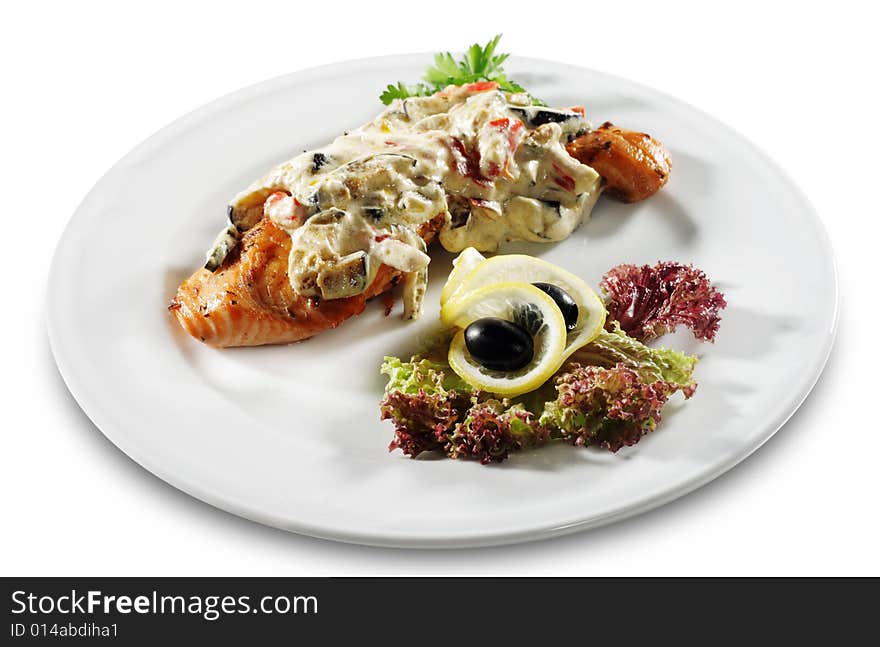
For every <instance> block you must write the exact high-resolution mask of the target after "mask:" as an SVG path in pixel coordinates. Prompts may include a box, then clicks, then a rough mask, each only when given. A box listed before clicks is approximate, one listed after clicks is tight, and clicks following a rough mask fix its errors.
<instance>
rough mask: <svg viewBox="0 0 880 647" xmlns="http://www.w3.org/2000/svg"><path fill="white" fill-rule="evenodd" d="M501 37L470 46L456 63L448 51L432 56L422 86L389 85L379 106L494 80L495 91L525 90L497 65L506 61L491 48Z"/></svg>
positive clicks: (381, 97) (540, 102)
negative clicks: (456, 86) (481, 44)
mask: <svg viewBox="0 0 880 647" xmlns="http://www.w3.org/2000/svg"><path fill="white" fill-rule="evenodd" d="M499 40H501V34H498V35H497V36H495V38H493V39H492V40H490V41H489V42H488V43H486V44H485V45H484V46H482V47H481V46H480V45H478V44H476V43H475V44H473V45H471V46H470V48H469V49H468V51H467V52H466V53H465V54H464V56H462V57H461V59H459V60H456V59H455V57H454V56H453V55H452V54H450V53H449V52H442V53H439V54H435V55H434V65H433V66H431V67H429V68H428V69H427V70H425V74H424V76H423V77H422V79H423V80H424V81H425V83H416V84H415V85H406V84H405V83H403V82H402V81H400V82H398V83H397V85H389V86H388V87H387V88H385V91H384V92H383V93H382V94H381V95H379V98H380V99H381V100H382V103H384V104H385V105H388V104H389V103H391V102H392V101H394V99H406V98H408V97H424V96H428V95H430V94H434V93H435V92H438V91H440V90H442V89H443V88H445V87H446V86H447V85H465V84H467V83H475V82H477V81H495V82H496V83H497V84H498V87H499V89H501V90H504V91H505V92H525V89H524V88H523V87H522V86H521V85H520V84H519V83H516V82H515V81H511V80H510V79H508V78H507V75H506V74H505V72H504V69H503V68H502V67H501V64H502V63H504V61H506V60H507V57H508V56H510V55H509V54H496V53H495V48H496V47H497V46H498V41H499ZM532 102H533V103H535V104H538V105H544V104H543V102H542V101H540V100H539V99H535V98H534V97H532Z"/></svg>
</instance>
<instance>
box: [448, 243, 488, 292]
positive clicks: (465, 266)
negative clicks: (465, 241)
mask: <svg viewBox="0 0 880 647" xmlns="http://www.w3.org/2000/svg"><path fill="white" fill-rule="evenodd" d="M485 260H486V257H485V256H483V255H482V254H481V253H480V252H478V251H477V250H476V249H474V248H473V247H466V248H465V249H464V250H462V252H461V253H460V254H459V255H458V256H456V257H455V260H453V261H452V271H451V272H450V273H449V278H448V279H446V284H445V285H444V286H443V291H442V292H441V293H440V305H441V306H442V305H443V304H444V303H446V302H447V301H448V300H449V299H451V298H454V297H455V296H456V293H457V292H458V288H460V287H461V285H462V283H464V280H465V278H466V277H467V275H468V274H470V273H471V270H473V269H474V268H475V267H476V266H477V265H479V264H480V263H482V262H483V261H485Z"/></svg>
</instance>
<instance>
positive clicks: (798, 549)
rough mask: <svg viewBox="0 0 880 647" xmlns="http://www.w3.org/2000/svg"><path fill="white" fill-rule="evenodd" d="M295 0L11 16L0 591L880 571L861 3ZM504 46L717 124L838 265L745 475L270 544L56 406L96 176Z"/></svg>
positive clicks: (869, 152) (870, 192) (83, 5)
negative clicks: (531, 526) (421, 59)
mask: <svg viewBox="0 0 880 647" xmlns="http://www.w3.org/2000/svg"><path fill="white" fill-rule="evenodd" d="M297 4H298V3H294V2H289V1H288V2H277V3H269V2H256V1H253V0H251V1H249V2H242V3H240V4H237V5H233V4H228V5H227V4H225V3H219V2H213V3H204V4H201V3H184V2H180V1H178V2H173V3H171V2H156V1H154V2H150V3H143V4H142V5H141V6H140V7H135V6H133V5H132V4H130V3H110V2H85V1H84V2H77V3H62V2H57V3H15V8H14V9H10V8H9V5H6V8H5V9H4V10H3V25H4V30H3V31H4V36H3V38H2V39H0V60H2V66H3V67H2V69H3V80H4V87H3V95H4V97H3V99H2V101H0V115H2V119H0V133H2V140H0V141H2V146H0V185H2V195H3V198H4V203H5V205H6V206H5V208H3V209H2V211H0V221H2V222H3V223H4V232H5V236H4V238H5V240H4V244H3V254H2V255H0V262H2V276H3V277H5V279H6V282H5V285H4V300H3V305H2V308H3V313H2V314H3V316H2V317H0V327H2V335H0V339H2V340H3V351H2V352H0V356H2V357H3V360H2V380H3V388H2V390H0V393H2V405H3V406H2V412H0V415H2V417H0V420H2V429H3V432H2V438H3V449H2V451H0V456H2V468H0V478H2V484H3V487H2V492H3V494H2V496H3V519H4V526H5V529H4V532H3V533H2V539H0V541H2V548H3V549H2V551H0V560H2V561H0V574H2V575H24V574H30V575H83V574H90V575H91V574H94V575H123V574H125V575H136V574H143V575H275V574H278V575H343V574H345V575H358V574H388V575H392V574H461V575H465V574H520V575H553V574H556V575H603V574H615V575H620V574H633V575H635V574H640V575H647V574H680V575H702V574H731V575H739V574H780V575H782V574H852V575H857V574H873V575H878V574H880V551H878V550H877V546H878V545H880V519H878V509H880V507H878V504H877V500H876V499H877V495H878V491H880V477H878V474H880V463H878V459H880V415H878V413H877V411H878V403H880V390H878V384H880V370H878V359H880V358H878V353H877V351H876V348H877V346H878V340H877V333H878V323H877V316H878V314H880V311H878V307H877V298H878V296H877V292H878V279H877V277H878V276H880V271H878V263H877V261H878V249H877V248H878V237H877V232H878V227H877V220H878V218H880V210H878V208H877V202H878V201H877V195H876V193H875V191H877V190H878V185H880V161H878V160H880V158H878V152H877V151H878V140H880V127H878V125H877V118H878V115H880V102H878V99H877V95H876V91H877V78H878V70H877V64H878V63H880V47H878V44H877V40H878V36H877V33H876V26H877V17H876V16H869V15H868V11H869V10H868V9H866V8H864V7H866V6H868V3H847V2H836V3H834V4H833V5H831V4H829V3H822V4H818V3H816V4H809V3H791V4H790V5H786V4H784V3H778V4H777V3H770V2H766V1H765V2H757V3H749V2H737V3H733V4H730V5H729V6H728V7H727V8H722V7H721V6H720V5H719V4H717V3H677V2H656V1H653V2H617V1H615V2H607V3H600V2H591V3H586V2H585V3H563V4H556V3H543V4H542V3H536V2H528V3H515V2H512V1H510V2H508V3H506V4H504V3H485V4H484V3H477V2H474V1H471V2H452V1H450V0H443V1H442V2H438V3H428V2H413V1H412V0H410V1H409V2H391V1H389V0H382V1H381V2H375V3H371V2H357V3H345V2H338V1H337V2H333V3H330V2H325V3H310V4H309V6H308V7H305V6H304V7H298V6H297ZM349 4H350V5H351V6H348V5H349ZM520 5H521V8H520ZM315 7H317V8H315ZM499 31H500V32H504V34H505V35H504V39H503V41H502V43H503V47H502V49H503V50H504V51H512V52H514V53H515V54H520V55H523V56H533V57H539V58H548V59H557V60H560V61H564V62H569V63H575V64H579V65H583V66H587V67H592V68H595V69H598V70H601V71H604V72H609V73H612V74H616V75H619V76H624V77H628V78H630V79H633V80H635V81H639V82H641V83H644V84H647V85H650V86H653V87H656V88H658V89H661V90H663V91H666V92H668V93H670V94H673V95H675V96H678V97H679V98H681V99H684V100H685V101H687V102H689V103H692V104H693V105H696V106H697V107H699V108H702V109H703V110H705V111H707V112H709V113H712V114H714V115H715V116H717V117H719V118H720V119H722V120H723V121H726V122H727V123H729V124H730V125H732V126H733V127H734V128H736V129H737V130H740V131H741V132H743V133H745V134H746V135H747V136H748V137H749V138H750V139H751V140H752V141H753V142H755V143H757V144H758V146H760V147H761V148H763V149H764V150H766V151H767V152H768V153H769V154H770V155H771V156H772V157H773V158H775V159H776V160H777V161H778V162H779V163H780V164H781V165H782V167H783V168H785V169H786V171H787V172H788V173H789V174H790V175H791V176H792V177H793V178H794V179H795V181H796V182H797V183H798V184H800V185H801V187H802V188H803V189H804V191H805V192H806V193H807V195H808V196H809V198H810V199H811V200H812V202H813V203H814V205H815V206H816V208H817V210H818V211H819V214H820V216H821V217H822V219H823V220H824V222H825V225H826V227H827V228H828V230H829V233H830V235H831V239H832V243H833V245H834V247H835V250H836V253H837V258H838V264H839V271H840V287H841V320H840V328H839V333H838V339H837V343H836V346H835V348H834V351H833V353H832V357H831V359H830V361H829V364H828V366H827V368H826V370H825V373H824V375H823V377H822V378H821V380H820V381H819V384H818V385H817V386H816V388H815V390H814V392H813V394H812V395H811V396H810V398H809V399H808V400H807V401H806V403H805V404H804V405H803V406H802V407H801V409H800V410H799V411H798V413H797V414H796V415H795V416H794V417H793V418H792V419H791V421H790V422H789V423H788V424H787V425H786V426H785V427H784V428H783V429H782V430H781V431H780V432H779V433H778V434H777V435H776V436H774V438H773V439H771V440H770V441H769V442H768V443H767V444H766V445H765V446H764V447H763V448H762V449H760V450H759V451H758V452H757V453H756V454H755V455H753V456H752V457H751V458H749V459H748V460H747V461H746V462H745V463H743V464H741V465H740V466H738V467H737V468H735V469H734V470H733V471H731V472H729V473H728V474H726V475H725V476H723V477H721V478H720V479H718V480H716V481H715V482H713V483H711V484H710V485H708V486H706V487H704V488H702V489H701V490H699V491H697V492H696V493H693V494H691V495H689V496H687V497H685V498H683V499H680V500H678V501H677V502H674V503H672V504H670V505H667V506H664V507H662V508H660V509H658V510H655V511H653V512H650V513H648V514H645V515H642V516H640V517H638V518H635V519H631V520H628V521H625V522H622V523H618V524H615V525H613V526H609V527H606V528H602V529H599V530H595V531H591V532H587V533H580V534H576V535H572V536H569V537H564V538H561V539H556V540H551V541H543V542H539V543H532V544H525V545H520V546H513V547H505V548H491V549H479V550H467V551H402V550H385V549H372V548H364V547H356V546H347V545H342V544H336V543H332V542H327V541H320V540H315V539H310V538H306V537H299V536H295V535H291V534H287V533H284V532H281V531H277V530H273V529H269V528H265V527H262V526H258V525H256V524H253V523H250V522H247V521H244V520H241V519H238V518H236V517H233V516H231V515H228V514H226V513H224V512H220V511H218V510H215V509H213V508H210V507H208V506H207V505H204V504H202V503H199V502H198V501H196V500H194V499H190V498H189V497H188V496H186V495H184V494H182V493H179V492H178V491H176V490H174V489H173V488H171V487H170V486H168V485H165V484H164V483H162V482H161V481H159V480H158V479H156V478H155V477H153V476H151V475H150V474H149V473H147V472H145V471H144V470H142V469H141V468H140V467H138V466H137V465H135V464H134V463H133V462H132V461H130V460H129V459H128V458H126V457H125V456H124V455H123V454H122V453H120V452H119V451H118V450H116V449H115V447H114V446H113V445H112V444H111V443H110V442H109V441H107V440H106V439H105V438H104V437H103V436H102V435H101V434H100V432H99V431H98V430H97V429H96V428H95V427H94V426H93V425H92V424H91V423H90V422H89V420H88V419H87V418H86V416H85V415H84V414H83V413H82V412H81V411H80V410H79V408H78V407H77V405H76V404H75V402H74V401H73V399H72V398H71V396H70V395H69V394H68V392H67V390H66V389H65V387H64V384H63V383H62V381H61V379H60V377H59V375H58V373H57V371H56V369H55V366H54V363H53V361H52V357H51V354H50V352H49V349H48V344H47V340H46V331H45V323H44V318H45V307H44V297H45V286H46V278H47V273H48V268H49V263H50V260H51V256H52V251H53V249H54V246H55V244H56V242H57V240H58V238H59V236H60V234H61V231H62V229H63V228H64V225H65V223H66V222H67V219H68V218H69V217H70V215H71V214H72V213H73V211H74V210H75V209H76V206H77V204H78V203H79V201H80V200H81V199H82V198H83V197H84V195H85V194H86V192H87V191H88V190H89V189H90V188H91V186H92V185H93V184H94V183H95V182H96V181H97V179H98V178H99V177H100V176H101V175H102V174H103V173H104V171H106V170H107V169H108V168H109V167H110V166H111V165H112V164H113V163H114V162H115V161H116V160H117V159H119V158H120V157H121V156H123V155H124V154H125V153H126V152H127V151H128V150H130V149H131V148H132V147H134V146H135V145H136V144H138V143H139V142H140V141H141V140H143V139H145V138H146V137H147V136H149V135H150V134H152V133H153V132H154V131H156V130H157V129H159V128H160V127H162V126H163V125H165V124H167V123H168V122H170V121H172V120H174V119H176V118H177V117H179V116H181V115H182V114H184V113H186V112H189V111H190V110H193V109H194V108H196V107H198V106H200V105H202V104H203V103H206V102H208V101H210V100H212V99H214V98H216V97H218V96H221V95H223V94H226V93H229V92H232V91H234V90H236V89H238V88H240V87H242V86H245V85H249V84H252V83H256V82H259V81H262V80H264V79H266V78H270V77H273V76H278V75H282V74H286V73H288V72H291V71H294V70H298V69H302V68H306V67H310V66H314V65H318V64H323V63H329V62H333V61H339V60H345V59H349V58H358V57H366V56H374V55H382V54H392V53H407V52H414V51H416V52H418V51H434V50H438V49H455V50H461V49H463V48H464V47H465V46H467V45H468V44H470V43H471V42H473V41H475V40H479V41H481V42H484V41H485V40H486V39H487V38H489V37H490V36H491V35H493V34H494V33H496V32H499ZM394 80H395V79H389V81H394ZM586 100H587V97H585V101H586ZM133 199H135V197H133ZM780 253H784V250H780ZM767 280H768V281H772V280H773V277H767ZM82 288H83V290H87V289H88V286H82ZM779 289H780V290H785V289H786V286H785V285H780V286H779ZM755 370H756V371H760V370H761V367H760V366H755Z"/></svg>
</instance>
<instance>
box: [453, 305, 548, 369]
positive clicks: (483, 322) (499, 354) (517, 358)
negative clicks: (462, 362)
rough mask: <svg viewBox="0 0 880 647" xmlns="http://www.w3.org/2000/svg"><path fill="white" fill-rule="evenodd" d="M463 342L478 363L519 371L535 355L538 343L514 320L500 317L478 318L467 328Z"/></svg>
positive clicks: (488, 366)
mask: <svg viewBox="0 0 880 647" xmlns="http://www.w3.org/2000/svg"><path fill="white" fill-rule="evenodd" d="M464 343H465V345H466V346H467V349H468V352H469V353H470V354H471V357H473V358H474V359H475V360H477V362H479V363H480V364H481V365H483V366H485V367H486V368H488V369H490V370H493V371H516V370H518V369H521V368H522V367H523V366H526V365H528V363H529V362H531V361H532V358H533V357H534V355H535V342H534V341H532V338H531V336H530V335H529V334H528V333H527V332H526V331H525V330H523V329H522V328H521V327H519V326H517V325H516V324H515V323H511V322H510V321H505V320H504V319H499V318H498V317H484V318H482V319H477V320H476V321H475V322H473V323H472V324H471V325H469V326H468V327H467V328H465V330H464Z"/></svg>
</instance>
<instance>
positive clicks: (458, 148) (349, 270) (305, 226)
mask: <svg viewBox="0 0 880 647" xmlns="http://www.w3.org/2000/svg"><path fill="white" fill-rule="evenodd" d="M486 85H487V84H472V85H471V86H462V87H456V86H450V87H448V88H446V89H445V90H443V91H442V92H439V93H437V94H435V95H433V96H430V97H419V98H411V99H406V100H400V99H398V100H395V101H394V102H393V103H392V104H391V105H390V106H389V107H388V109H387V110H385V111H384V112H383V113H382V114H380V115H379V116H378V117H377V118H376V119H374V120H373V121H371V122H369V123H368V124H366V125H364V126H362V127H361V128H358V129H357V130H353V131H351V132H349V133H346V134H345V135H343V136H341V137H338V138H337V139H336V140H335V141H334V142H333V143H332V144H330V145H329V146H325V147H324V148H321V149H318V150H316V151H312V152H308V153H304V154H302V155H299V156H297V157H295V158H294V159H292V160H290V161H288V162H285V163H283V164H281V165H279V166H277V167H275V168H274V169H272V170H271V171H270V172H269V173H268V174H267V175H266V176H265V177H263V178H261V179H260V180H258V181H257V182H255V183H254V184H252V185H251V186H250V187H248V189H247V190H245V191H243V192H242V193H240V194H239V195H238V196H236V198H235V199H234V200H233V201H232V208H233V209H234V210H235V211H236V213H238V214H248V219H250V220H253V216H254V215H256V210H257V209H262V210H263V212H264V213H265V214H266V215H267V216H268V217H269V218H271V219H272V221H273V222H274V223H275V224H276V225H278V226H279V227H281V228H283V229H284V230H285V231H287V232H288V233H289V234H290V235H291V240H292V249H291V254H290V266H289V271H290V281H291V284H292V286H293V288H294V289H295V290H296V291H297V292H298V293H299V294H303V295H307V296H316V297H322V298H340V297H345V296H350V295H352V294H358V293H360V292H362V291H363V290H364V289H366V287H367V286H368V285H369V284H370V282H371V281H372V279H373V278H374V277H375V274H376V272H377V270H378V268H379V266H380V265H381V264H386V265H390V266H391V267H394V268H396V269H398V270H400V271H401V272H404V273H406V274H407V280H408V283H409V284H410V285H409V288H410V289H407V290H406V292H407V294H411V295H413V296H410V297H409V298H408V301H414V300H418V302H411V303H407V304H406V306H407V307H406V310H407V312H408V314H409V315H410V316H417V315H418V312H419V310H420V307H419V306H420V299H421V294H423V293H424V286H423V283H424V281H426V277H427V272H426V267H427V265H428V262H429V258H428V256H427V254H425V253H424V249H423V248H424V245H423V244H420V243H421V241H420V239H418V237H417V236H415V232H416V231H417V230H418V228H419V227H420V226H421V225H423V224H424V223H427V222H429V221H431V220H433V219H434V218H436V217H438V216H439V217H441V218H442V222H443V225H442V228H441V229H440V233H439V240H440V243H441V244H442V245H443V247H444V248H446V249H447V250H449V251H453V252H457V251H461V250H462V249H464V248H465V247H469V246H473V247H475V248H477V249H478V250H480V251H494V250H495V249H497V248H498V245H499V244H500V243H502V242H504V241H510V240H528V241H544V242H550V241H558V240H562V239H564V238H566V237H567V236H568V235H569V234H570V233H571V232H572V230H574V229H575V227H577V226H578V225H579V224H580V223H581V221H582V219H583V217H584V215H585V214H587V213H589V211H590V209H591V208H592V206H593V204H594V203H595V201H596V199H597V198H598V196H599V193H600V191H601V181H600V178H599V175H598V174H597V173H596V172H595V171H594V170H593V169H592V168H590V167H589V166H585V165H583V164H581V163H580V162H578V161H577V160H575V159H574V158H572V157H571V156H570V155H568V153H567V152H566V151H565V144H566V142H567V141H568V140H569V139H570V138H571V137H573V136H574V135H575V134H576V133H577V132H582V131H586V130H587V129H588V128H589V124H588V123H587V122H586V121H585V120H584V118H583V117H582V116H581V115H580V114H578V113H575V112H571V111H553V110H550V109H547V110H543V109H537V108H532V107H530V106H529V100H528V97H527V96H526V95H516V94H507V93H504V92H501V91H499V90H497V89H495V88H494V87H492V86H491V85H490V86H489V87H488V88H487V87H486ZM536 110H539V111H542V114H541V115H538V118H535V111H536ZM548 115H549V116H550V117H549V119H548ZM542 122H547V123H542ZM535 123H540V124H541V125H532V124H535ZM273 194H274V195H273ZM414 281H415V282H417V283H419V284H421V285H418V286H413V285H412V283H413V282H414Z"/></svg>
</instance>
